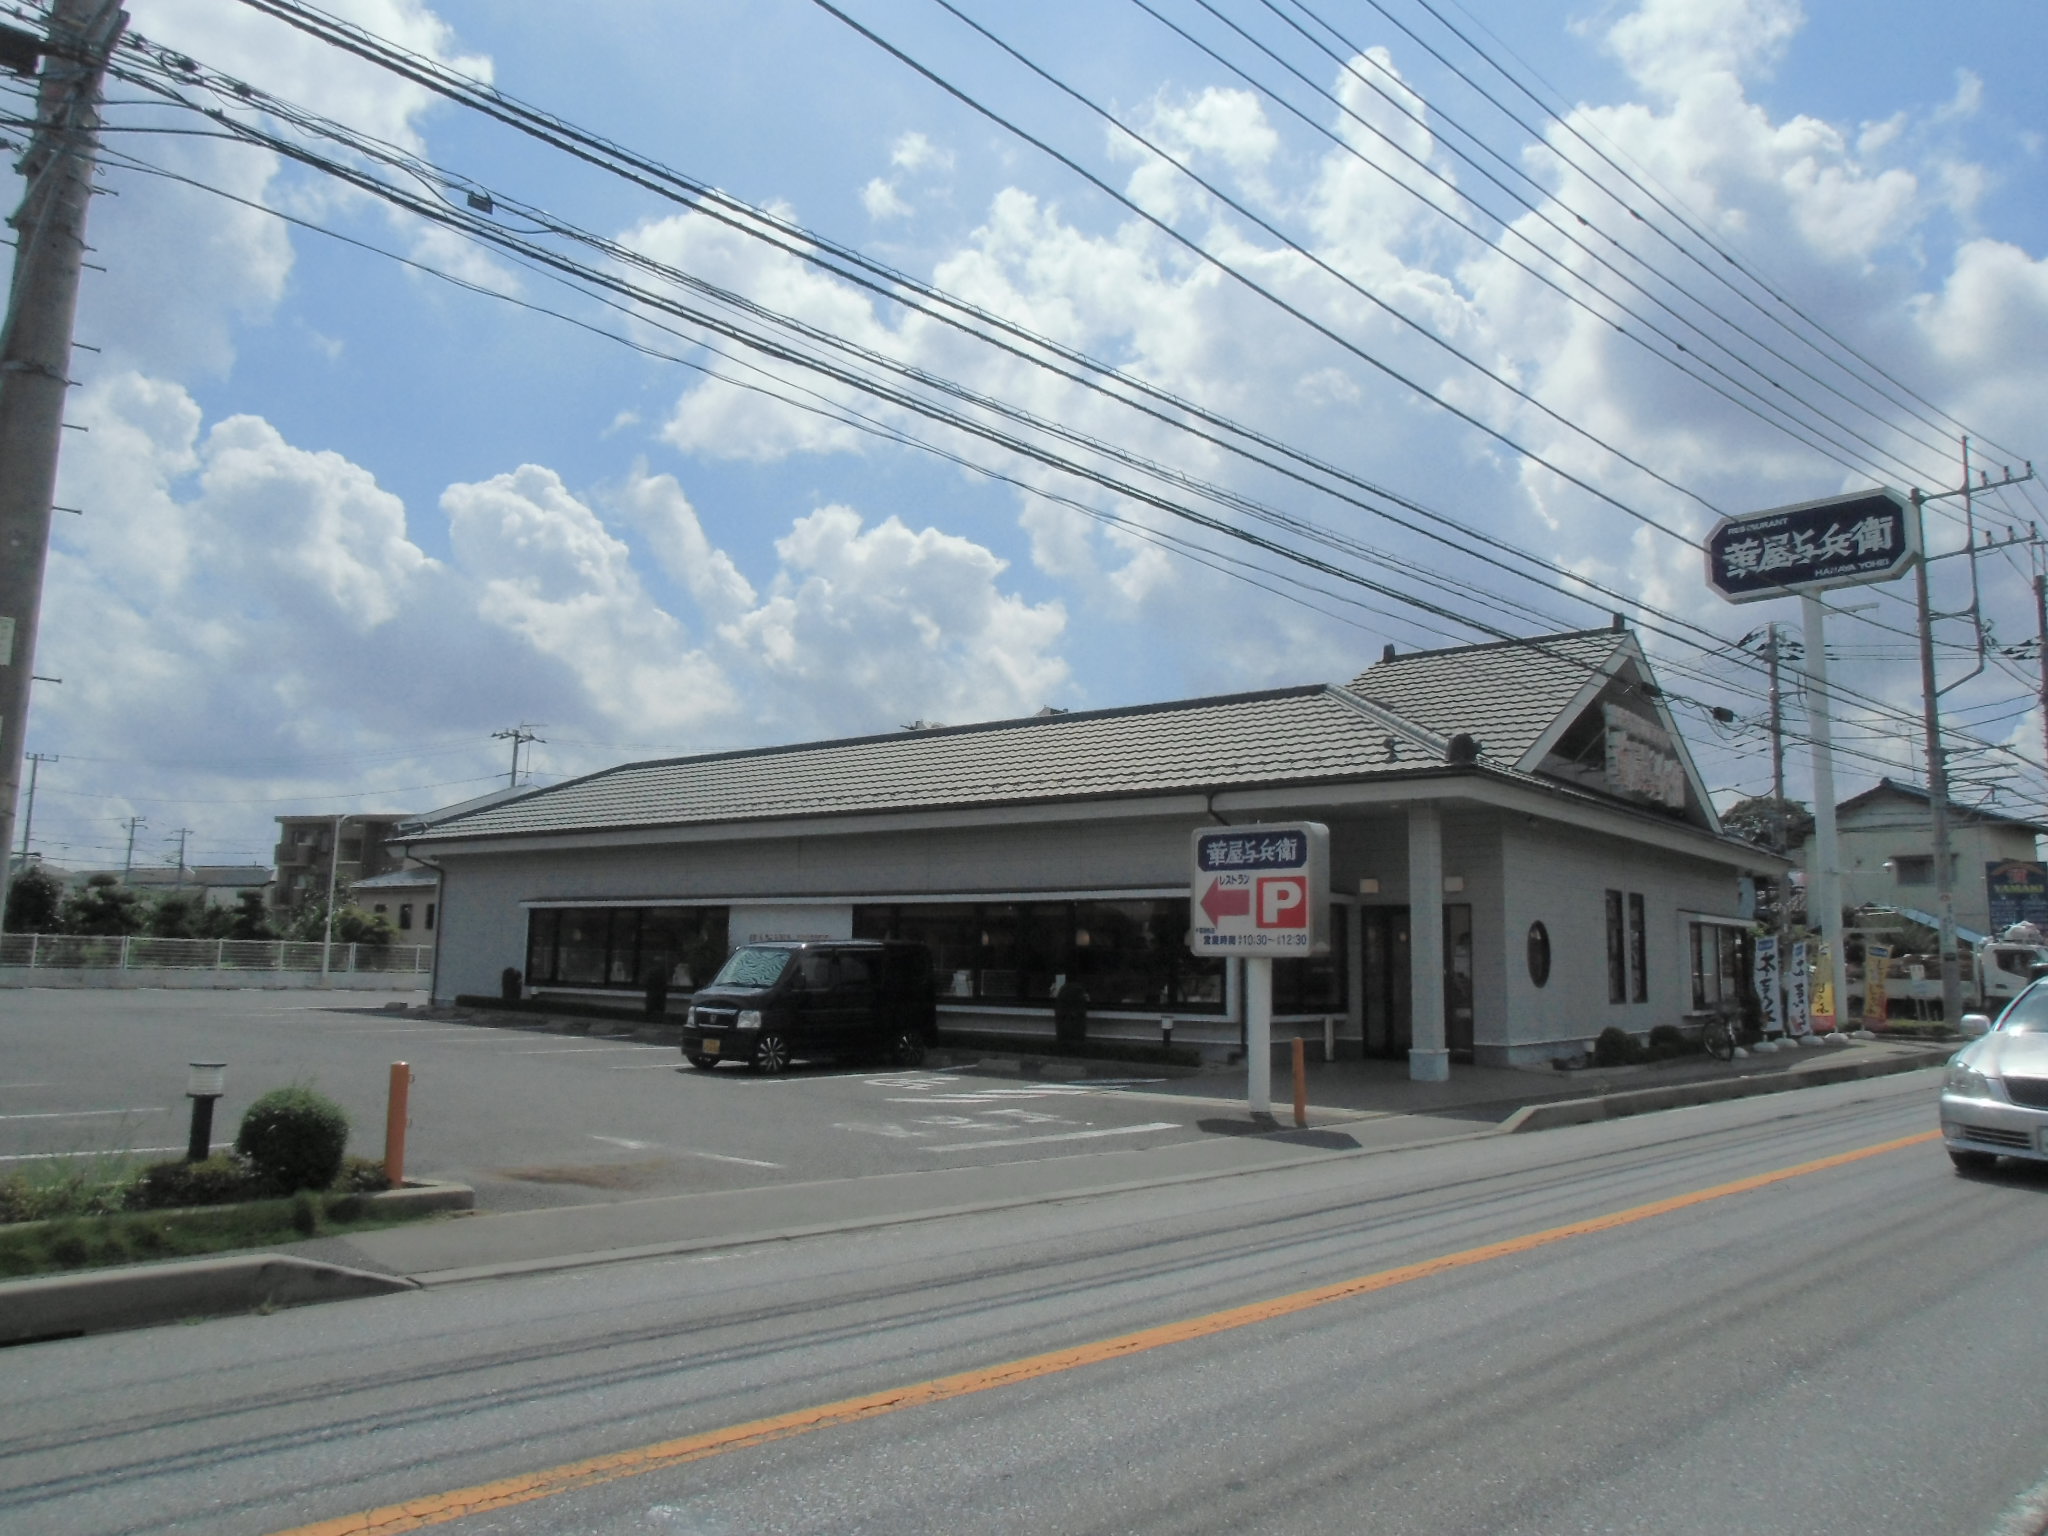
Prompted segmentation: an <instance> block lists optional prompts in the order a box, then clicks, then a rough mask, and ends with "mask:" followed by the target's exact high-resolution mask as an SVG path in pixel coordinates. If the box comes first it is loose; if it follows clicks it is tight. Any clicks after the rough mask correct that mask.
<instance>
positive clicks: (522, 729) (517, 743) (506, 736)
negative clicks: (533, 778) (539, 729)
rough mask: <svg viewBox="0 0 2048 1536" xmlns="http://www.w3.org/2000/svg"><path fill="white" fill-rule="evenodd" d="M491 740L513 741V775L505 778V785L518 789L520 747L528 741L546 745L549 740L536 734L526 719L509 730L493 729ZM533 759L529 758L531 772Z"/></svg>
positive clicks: (529, 770)
mask: <svg viewBox="0 0 2048 1536" xmlns="http://www.w3.org/2000/svg"><path fill="white" fill-rule="evenodd" d="M491 740H493V741H509V742H511V743H512V773H511V776H510V777H509V778H507V779H506V780H505V787H506V788H507V789H517V788H518V787H519V749H520V747H521V746H523V745H524V744H525V743H527V742H529V741H531V742H536V743H538V744H539V745H541V746H546V745H547V741H546V739H545V738H543V737H540V736H536V735H534V734H533V727H532V726H531V725H529V724H528V723H527V722H526V721H524V720H522V721H520V722H519V723H518V724H517V725H515V726H512V727H511V728H509V729H507V730H503V731H493V732H491ZM531 761H532V759H530V758H529V759H528V763H529V767H528V769H527V771H528V772H529V773H531V772H532V768H531V766H530V764H531Z"/></svg>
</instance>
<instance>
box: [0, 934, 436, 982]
mask: <svg viewBox="0 0 2048 1536" xmlns="http://www.w3.org/2000/svg"><path fill="white" fill-rule="evenodd" d="M322 949H327V950H328V951H330V953H329V955H328V959H327V965H326V966H325V969H326V970H327V971H328V973H329V974H332V975H352V974H354V975H360V974H363V973H367V972H373V971H376V972H389V971H402V972H417V973H422V974H424V973H425V972H427V971H430V970H432V969H433V967H434V952H433V949H432V947H431V946H428V945H421V944H382V945H380V944H333V945H322V944H319V943H312V944H299V943H293V942H291V941H288V940H285V939H152V938H147V937H144V936H142V935H139V934H138V935H131V936H129V937H127V938H113V937H107V938H99V937H94V936H91V935H87V934H77V933H9V934H4V935H0V965H25V966H29V967H31V968H34V969H39V970H122V971H133V970H172V971H295V972H305V971H319V970H321V969H323V967H322V966H321V963H320V958H321V957H320V952H321V950H322Z"/></svg>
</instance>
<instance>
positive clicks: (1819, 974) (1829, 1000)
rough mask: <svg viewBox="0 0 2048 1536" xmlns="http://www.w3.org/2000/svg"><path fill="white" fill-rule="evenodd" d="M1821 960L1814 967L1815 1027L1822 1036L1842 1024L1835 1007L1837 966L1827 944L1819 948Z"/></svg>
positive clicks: (1816, 961)
mask: <svg viewBox="0 0 2048 1536" xmlns="http://www.w3.org/2000/svg"><path fill="white" fill-rule="evenodd" d="M1817 949H1818V953H1819V958H1818V959H1816V960H1815V962H1814V966H1813V1014H1812V1017H1813V1027H1814V1028H1815V1029H1817V1030H1819V1031H1820V1032H1821V1033H1822V1034H1826V1033H1827V1032H1828V1031H1829V1030H1831V1029H1834V1028H1836V1027H1837V1025H1838V1024H1839V1023H1840V1019H1839V1018H1838V1017H1837V1009H1836V1007H1835V964H1834V957H1833V956H1831V955H1830V954H1829V953H1828V947H1827V945H1825V944H1822V945H1818V946H1817Z"/></svg>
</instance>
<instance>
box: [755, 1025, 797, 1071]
mask: <svg viewBox="0 0 2048 1536" xmlns="http://www.w3.org/2000/svg"><path fill="white" fill-rule="evenodd" d="M754 1070H755V1071H756V1072H764V1073H766V1074H767V1075H768V1076H770V1077H773V1076H775V1075H776V1074H777V1073H779V1072H787V1071H788V1070H789V1041H787V1040H786V1039H784V1038H783V1037H782V1036H781V1035H763V1036H762V1037H761V1038H760V1039H759V1040H758V1041H756V1042H755V1043H754Z"/></svg>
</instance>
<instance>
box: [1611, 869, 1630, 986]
mask: <svg viewBox="0 0 2048 1536" xmlns="http://www.w3.org/2000/svg"><path fill="white" fill-rule="evenodd" d="M1607 1001H1608V1002H1610V1003H1625V1002H1627V1001H1628V934H1627V930H1626V929H1625V928H1624V927H1623V925H1622V919H1621V892H1619V891H1609V892H1608V893H1607Z"/></svg>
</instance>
